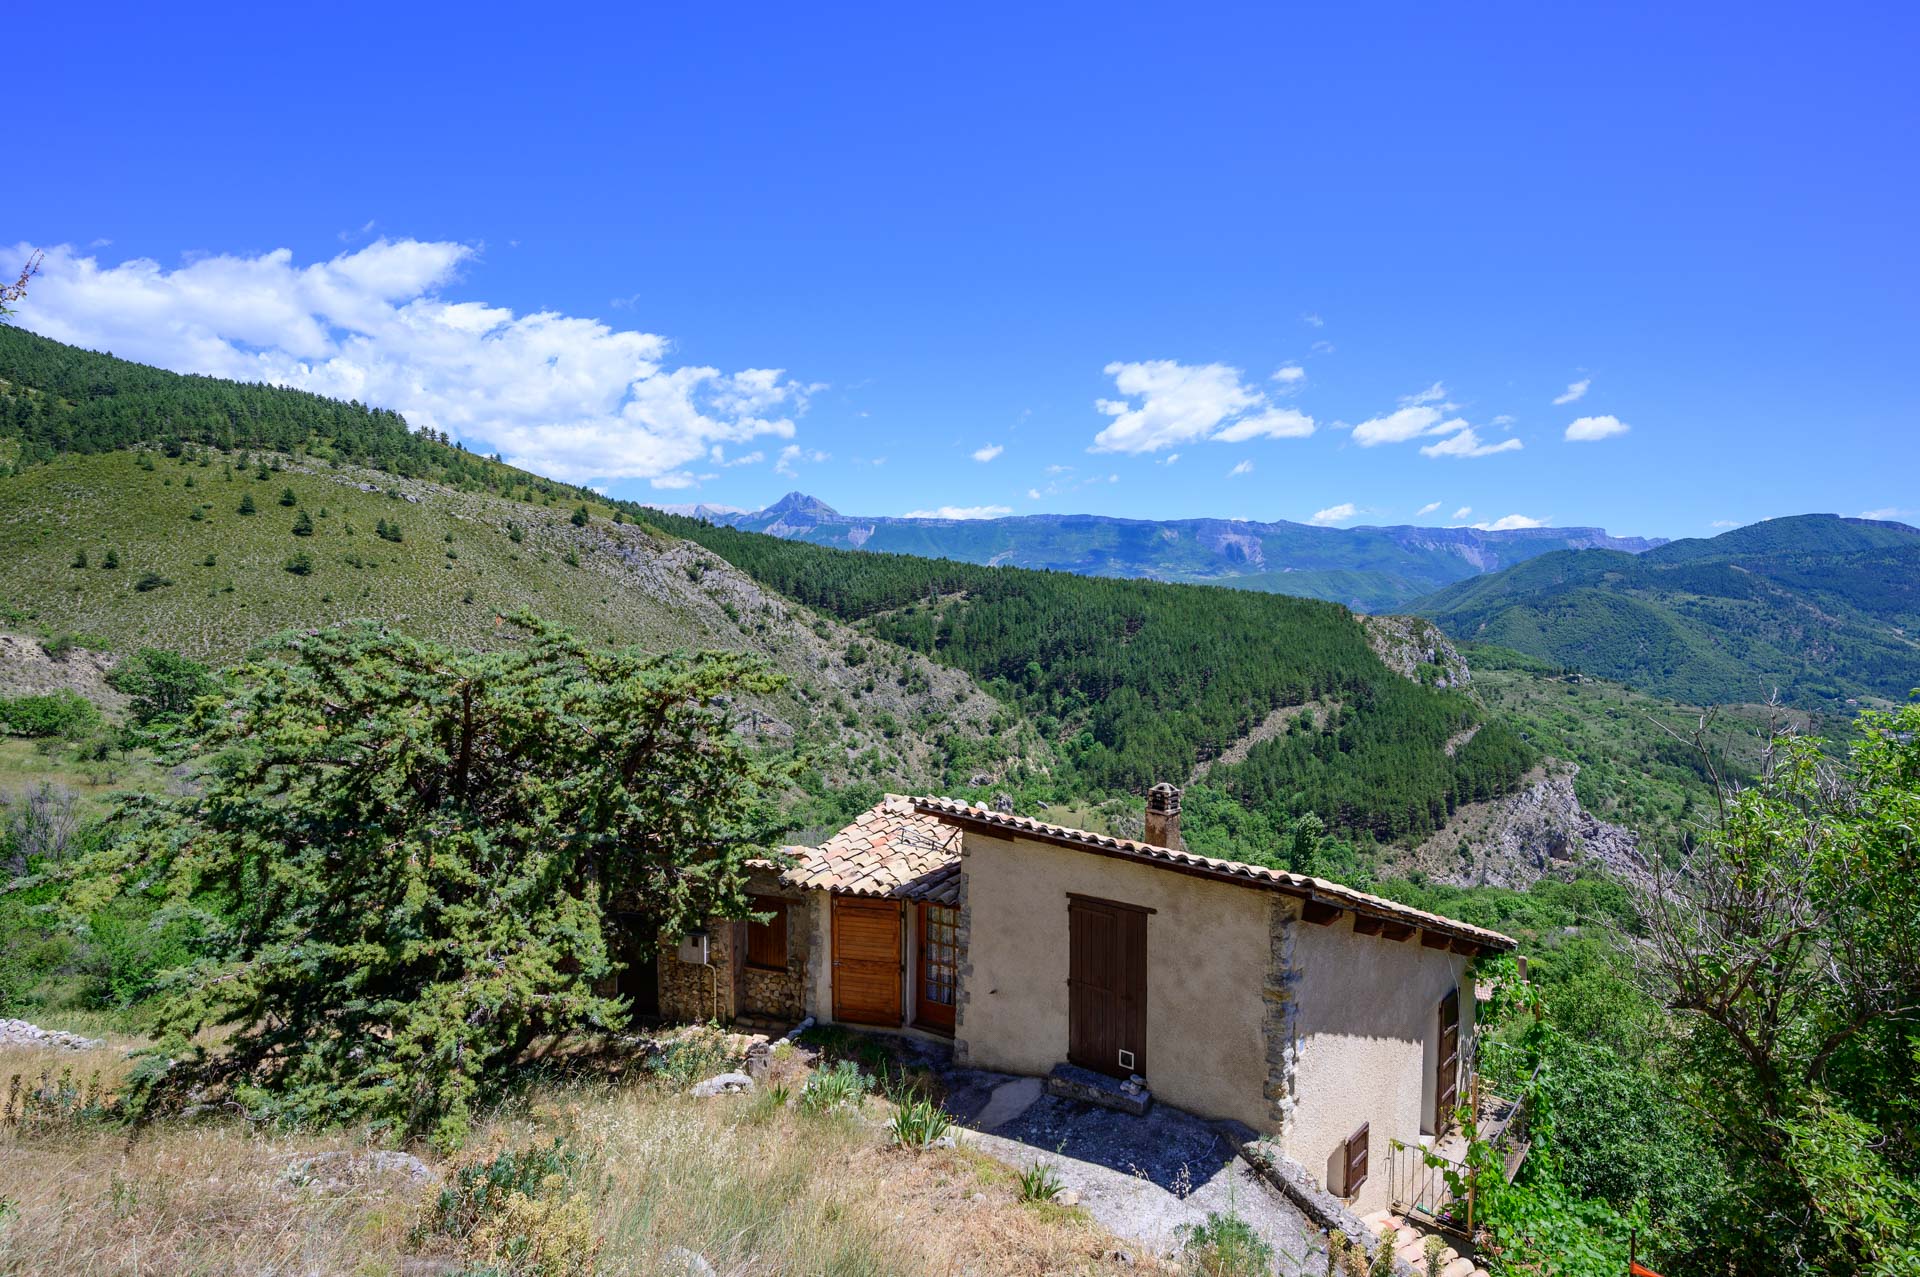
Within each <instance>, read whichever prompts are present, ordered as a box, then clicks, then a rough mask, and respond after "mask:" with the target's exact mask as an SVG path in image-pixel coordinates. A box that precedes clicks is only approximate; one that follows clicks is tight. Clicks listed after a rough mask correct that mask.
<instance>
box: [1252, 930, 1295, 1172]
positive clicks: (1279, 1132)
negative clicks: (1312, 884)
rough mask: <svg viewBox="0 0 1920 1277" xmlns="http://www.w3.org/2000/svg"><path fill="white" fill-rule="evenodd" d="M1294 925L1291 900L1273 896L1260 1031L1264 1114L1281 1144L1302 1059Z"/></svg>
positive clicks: (1291, 1113)
mask: <svg viewBox="0 0 1920 1277" xmlns="http://www.w3.org/2000/svg"><path fill="white" fill-rule="evenodd" d="M1298 925H1299V923H1298V915H1297V914H1296V913H1295V904H1294V902H1293V901H1292V900H1289V899H1287V898H1285V897H1283V896H1276V897H1274V899H1273V902H1272V904H1271V905H1270V906H1269V909H1268V912H1267V979H1266V984H1265V986H1264V987H1263V988H1262V989H1261V996H1262V998H1263V1000H1264V1010H1263V1014H1262V1018H1261V1026H1260V1033H1261V1036H1262V1037H1263V1038H1264V1039H1265V1040H1266V1048H1267V1084H1266V1086H1265V1088H1264V1094H1265V1096H1266V1099H1267V1112H1268V1114H1269V1116H1270V1117H1271V1118H1272V1120H1273V1123H1274V1134H1275V1137H1276V1138H1277V1139H1278V1140H1279V1141H1280V1143H1281V1144H1282V1145H1283V1146H1284V1145H1285V1142H1286V1137H1287V1135H1288V1127H1289V1126H1290V1125H1291V1123H1292V1121H1293V1107H1294V1069H1295V1066H1296V1065H1297V1063H1298V1062H1299V1057H1300V1008H1299V1006H1298V1005H1297V1004H1296V1003H1295V1001H1294V996H1293V995H1294V986H1295V985H1296V984H1297V983H1298V982H1299V979H1300V973H1299V972H1298V971H1297V970H1296V969H1295V967H1294V961H1293V939H1294V928H1295V927H1296V926H1298Z"/></svg>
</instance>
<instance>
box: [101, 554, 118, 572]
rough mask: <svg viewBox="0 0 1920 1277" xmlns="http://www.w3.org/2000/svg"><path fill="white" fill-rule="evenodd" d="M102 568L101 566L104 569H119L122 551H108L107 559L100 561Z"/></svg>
mask: <svg viewBox="0 0 1920 1277" xmlns="http://www.w3.org/2000/svg"><path fill="white" fill-rule="evenodd" d="M100 566H101V567H103V568H117V567H119V566H120V551H118V550H108V551H107V557H106V558H104V559H102V560H100Z"/></svg>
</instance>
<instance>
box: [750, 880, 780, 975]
mask: <svg viewBox="0 0 1920 1277" xmlns="http://www.w3.org/2000/svg"><path fill="white" fill-rule="evenodd" d="M753 911H754V912H755V913H770V914H772V915H773V917H772V918H771V919H769V920H768V921H766V922H749V923H748V924H747V965H748V966H750V967H760V968H762V969H764V970H769V971H785V970H786V969H787V902H786V901H785V900H783V899H781V898H780V897H779V896H755V897H754V898H753Z"/></svg>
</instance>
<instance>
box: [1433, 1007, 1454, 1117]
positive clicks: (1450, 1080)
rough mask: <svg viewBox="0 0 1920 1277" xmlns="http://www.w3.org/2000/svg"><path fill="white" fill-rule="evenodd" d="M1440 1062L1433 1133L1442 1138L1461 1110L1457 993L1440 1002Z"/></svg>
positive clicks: (1434, 1084) (1435, 1090)
mask: <svg viewBox="0 0 1920 1277" xmlns="http://www.w3.org/2000/svg"><path fill="white" fill-rule="evenodd" d="M1439 1055H1440V1058H1439V1062H1438V1065H1437V1068H1436V1074H1435V1077H1434V1080H1433V1129H1434V1133H1435V1134H1438V1135H1444V1134H1446V1132H1447V1129H1448V1128H1449V1127H1451V1126H1452V1125H1453V1111H1454V1110H1455V1109H1456V1108H1458V1107H1459V1106H1460V990H1458V989H1455V990H1454V991H1453V992H1451V993H1449V994H1447V996H1446V997H1444V998H1442V999H1441V1000H1440V1053H1439Z"/></svg>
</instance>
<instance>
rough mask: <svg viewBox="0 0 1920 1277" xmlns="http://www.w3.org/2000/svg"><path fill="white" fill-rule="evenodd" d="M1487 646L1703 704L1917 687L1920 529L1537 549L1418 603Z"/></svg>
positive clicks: (1791, 525)
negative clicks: (1622, 548) (1536, 554)
mask: <svg viewBox="0 0 1920 1277" xmlns="http://www.w3.org/2000/svg"><path fill="white" fill-rule="evenodd" d="M1414 610H1416V611H1418V612H1420V613H1421V614H1423V615H1426V616H1431V617H1433V618H1434V619H1435V620H1437V621H1439V622H1440V624H1441V625H1442V626H1443V627H1444V628H1445V629H1446V630H1447V632H1448V633H1450V634H1452V635H1453V636H1454V637H1455V638H1458V639H1472V640H1476V641H1480V642H1487V643H1497V644H1499V645H1501V646H1503V647H1509V648H1513V649H1516V650H1518V651H1521V652H1526V653H1528V654H1530V655H1533V656H1538V657H1542V658H1545V659H1548V660H1551V661H1554V662H1557V663H1559V664H1562V665H1566V666H1571V667H1574V668H1578V669H1581V670H1584V671H1587V672H1589V673H1594V674H1600V675H1603V676H1605V677H1607V678H1612V679H1617V680H1619V681H1621V682H1624V683H1628V684H1631V685H1633V686H1635V687H1638V688H1641V689H1643V690H1647V691H1653V692H1657V693H1659V694H1661V695H1663V696H1671V697H1674V698H1676V699H1679V700H1684V701H1690V702H1694V703H1700V704H1718V703H1728V702H1743V701H1764V700H1766V699H1767V698H1768V696H1769V695H1771V694H1772V692H1773V691H1774V690H1775V689H1776V688H1777V689H1778V690H1779V692H1780V695H1781V696H1782V697H1783V698H1784V699H1785V700H1787V701H1788V702H1790V703H1792V704H1795V705H1800V706H1803V707H1807V708H1816V709H1817V708H1833V707H1838V706H1843V705H1844V704H1845V703H1846V702H1847V701H1848V700H1849V699H1852V698H1879V699H1883V700H1888V701H1899V700H1904V699H1905V698H1906V697H1907V695H1908V693H1909V692H1911V691H1912V690H1913V689H1915V688H1916V687H1920V531H1916V530H1915V529H1913V528H1910V527H1908V526H1906V525H1905V524H1900V523H1882V522H1875V521H1872V520H1867V519H1844V518H1839V517H1836V516H1834V515H1819V514H1810V515H1800V516H1796V517H1792V518H1783V519H1771V520H1768V521H1767V522H1765V523H1756V524H1752V525H1750V526H1748V527H1744V528H1738V529H1735V530H1734V531H1731V532H1727V533H1724V534H1722V535H1721V536H1717V537H1713V538H1711V539H1694V540H1686V541H1676V542H1673V543H1672V544H1669V545H1665V546H1661V547H1660V548H1658V549H1656V550H1651V551H1648V552H1647V553H1645V554H1640V555H1630V554H1620V553H1617V552H1614V551H1610V550H1578V551H1563V552H1559V553H1555V554H1549V555H1544V556H1542V557H1540V558H1538V559H1533V560H1531V561H1529V562H1526V563H1523V564H1519V565H1517V566H1515V567H1511V568H1508V569H1506V570H1504V571H1501V572H1497V573H1494V574H1492V575H1490V576H1485V577H1479V578H1476V579H1473V580H1469V581H1461V582H1458V583H1457V584H1454V585H1451V586H1448V587H1447V588H1445V589H1443V590H1440V591H1438V592H1436V593H1434V594H1432V595H1429V596H1428V597H1427V598H1425V599H1423V600H1421V601H1420V602H1419V603H1417V604H1415V605H1414Z"/></svg>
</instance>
